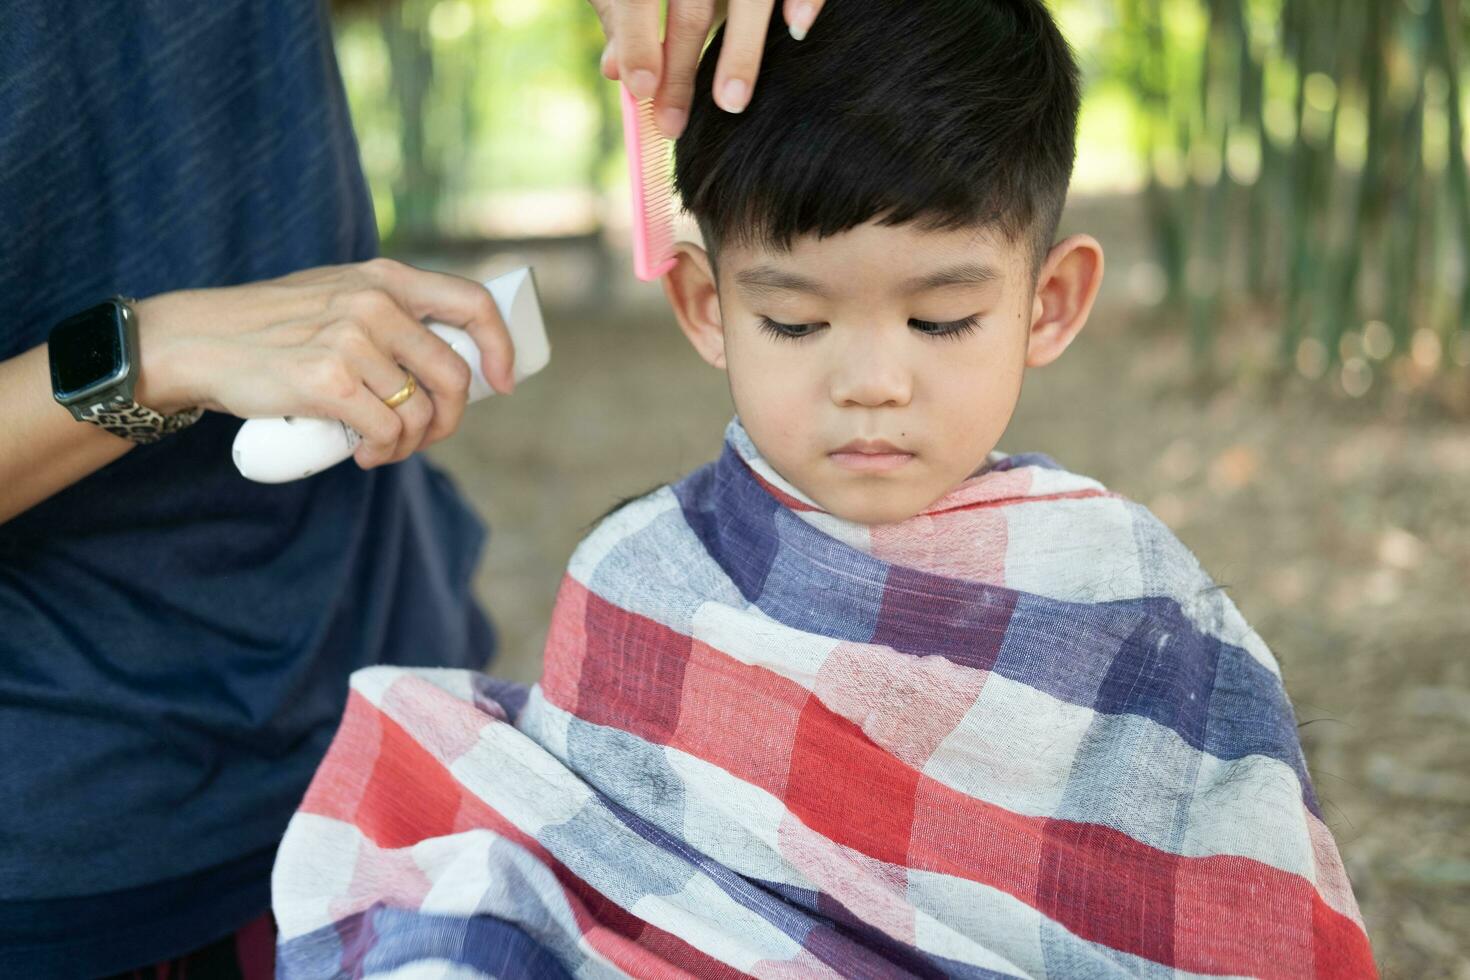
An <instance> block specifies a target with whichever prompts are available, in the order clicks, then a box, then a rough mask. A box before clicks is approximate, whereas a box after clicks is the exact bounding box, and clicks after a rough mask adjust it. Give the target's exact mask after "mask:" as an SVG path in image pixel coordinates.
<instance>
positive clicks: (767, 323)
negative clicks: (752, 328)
mask: <svg viewBox="0 0 1470 980" xmlns="http://www.w3.org/2000/svg"><path fill="white" fill-rule="evenodd" d="M821 327H822V325H821V324H820V323H778V322H777V321H775V320H772V319H771V318H770V317H767V316H763V317H761V318H760V328H761V330H762V331H763V332H765V333H768V334H770V335H771V336H772V337H776V338H778V339H780V340H800V339H801V338H802V337H809V336H811V335H812V334H814V333H816V332H817V331H818V330H820V329H821Z"/></svg>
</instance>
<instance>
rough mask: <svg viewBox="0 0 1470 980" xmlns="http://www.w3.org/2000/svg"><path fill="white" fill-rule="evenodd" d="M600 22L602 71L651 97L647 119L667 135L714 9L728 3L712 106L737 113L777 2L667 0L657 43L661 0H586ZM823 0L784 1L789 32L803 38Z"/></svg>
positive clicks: (676, 126)
mask: <svg viewBox="0 0 1470 980" xmlns="http://www.w3.org/2000/svg"><path fill="white" fill-rule="evenodd" d="M589 2H590V3H591V4H592V6H593V8H594V9H595V10H596V11H597V16H598V18H599V19H600V20H601V21H602V30H603V33H604V34H606V35H607V47H606V48H604V49H603V52H602V73H603V74H604V75H606V76H607V77H608V78H610V79H614V80H617V79H621V80H622V81H623V82H624V84H626V85H627V86H628V90H629V91H630V92H632V93H633V95H634V96H635V97H637V98H639V99H647V98H652V99H653V100H654V119H655V121H656V122H657V123H658V128H659V129H660V130H662V131H663V133H664V135H665V136H667V137H669V139H675V138H677V137H678V135H679V134H680V133H682V132H683V131H684V124H685V123H686V122H687V121H688V119H689V103H690V102H691V101H692V100H693V97H694V73H695V70H696V69H697V68H698V67H699V54H700V52H701V51H702V50H703V49H704V42H705V39H706V38H708V37H709V32H710V28H711V27H713V26H714V24H715V23H716V22H717V21H718V20H719V16H720V11H719V9H718V8H720V7H724V6H727V5H728V7H729V24H727V25H726V27H725V43H724V48H723V49H722V50H721V51H720V60H719V63H718V64H717V65H716V66H715V92H714V97H715V104H716V105H718V106H719V107H720V108H721V109H724V110H725V111H726V112H741V111H743V110H744V109H745V107H746V106H747V105H749V104H750V97H751V94H752V93H754V91H755V76H756V73H757V72H758V71H759V70H760V65H761V52H762V51H764V50H765V44H766V29H767V28H768V27H769V26H770V23H771V11H772V9H773V8H774V5H775V2H776V0H727V2H726V3H719V4H717V3H716V0H668V9H669V12H668V30H667V33H666V36H665V38H664V40H663V43H662V44H660V43H659V39H658V24H659V9H660V8H661V7H662V6H663V0H589ZM824 2H825V0H783V7H782V13H783V15H784V16H785V18H786V24H787V27H788V28H790V30H791V36H792V37H794V38H796V39H797V40H798V41H800V40H802V39H803V38H805V37H806V32H807V31H808V30H810V29H811V26H812V21H814V20H815V19H816V17H817V14H818V13H820V12H821V10H822V4H823V3H824Z"/></svg>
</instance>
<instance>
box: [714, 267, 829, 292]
mask: <svg viewBox="0 0 1470 980" xmlns="http://www.w3.org/2000/svg"><path fill="white" fill-rule="evenodd" d="M735 281H736V282H738V283H739V284H740V285H742V286H748V287H749V288H751V289H753V290H755V291H756V292H760V293H768V292H777V291H784V292H792V293H815V294H816V295H818V296H826V295H827V287H825V286H823V285H822V284H821V283H819V282H817V281H816V280H815V279H808V278H807V277H806V276H798V275H797V274H796V273H794V272H784V271H782V270H781V269H777V268H775V267H774V266H769V265H758V266H756V267H755V268H754V269H742V270H741V271H740V272H737V273H736V274H735Z"/></svg>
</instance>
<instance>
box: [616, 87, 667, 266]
mask: <svg viewBox="0 0 1470 980" xmlns="http://www.w3.org/2000/svg"><path fill="white" fill-rule="evenodd" d="M618 88H619V89H621V90H622V93H623V142H624V143H625V144H626V145H627V148H628V175H629V176H630V177H631V178H632V181H633V272H634V274H635V275H637V276H638V278H639V279H641V280H643V281H644V282H652V281H653V280H655V279H662V278H663V277H664V275H665V274H666V273H667V272H668V271H669V270H670V269H672V268H673V267H674V265H675V259H674V194H673V188H672V187H671V186H670V183H669V176H670V175H669V164H670V163H671V162H672V158H671V157H670V156H669V143H668V140H666V139H664V138H663V136H661V135H660V134H659V131H658V127H657V126H656V125H654V122H653V100H652V99H648V100H646V101H644V102H639V101H638V100H637V99H635V98H633V93H632V92H629V91H628V89H627V86H624V85H619V86H618Z"/></svg>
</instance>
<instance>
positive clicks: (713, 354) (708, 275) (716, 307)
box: [663, 242, 725, 371]
mask: <svg viewBox="0 0 1470 980" xmlns="http://www.w3.org/2000/svg"><path fill="white" fill-rule="evenodd" d="M675 258H676V259H677V262H676V263H675V265H674V268H673V269H671V270H670V271H669V272H668V273H667V274H665V275H664V280H663V282H664V295H665V296H667V297H668V298H669V305H670V306H671V307H673V309H674V316H675V318H677V319H678V321H679V329H681V330H683V331H684V336H686V337H688V338H689V342H690V343H691V344H693V345H694V349H695V350H696V351H698V352H699V356H700V357H702V358H704V359H705V361H706V363H708V364H710V365H712V366H714V367H717V368H719V369H720V370H721V371H723V370H724V369H725V323H724V320H723V319H722V318H721V316H720V292H719V289H718V288H717V287H716V285H715V273H714V268H713V266H712V265H711V264H710V260H709V254H708V253H706V252H705V250H704V249H702V248H700V247H699V246H698V245H691V244H689V243H688V242H680V243H679V244H678V246H677V247H676V248H675Z"/></svg>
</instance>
